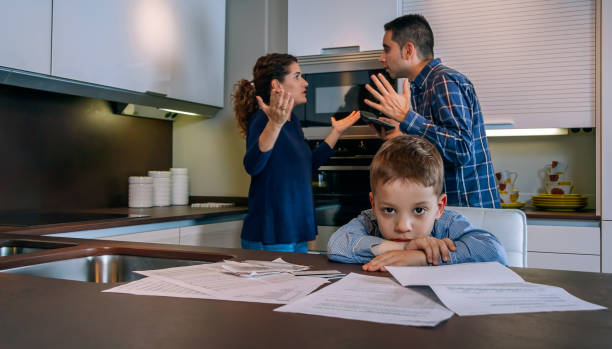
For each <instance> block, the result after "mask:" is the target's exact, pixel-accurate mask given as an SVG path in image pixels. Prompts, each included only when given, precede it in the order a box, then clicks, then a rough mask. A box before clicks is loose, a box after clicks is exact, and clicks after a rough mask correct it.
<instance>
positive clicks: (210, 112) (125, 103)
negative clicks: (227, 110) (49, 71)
mask: <svg viewBox="0 0 612 349" xmlns="http://www.w3.org/2000/svg"><path fill="white" fill-rule="evenodd" d="M0 84H5V85H11V86H18V87H25V88H31V89H36V90H43V91H49V92H57V93H65V94H69V95H75V96H81V97H90V98H97V99H102V100H106V101H109V102H110V103H111V106H112V109H113V111H114V112H115V113H116V114H122V115H130V116H139V117H151V118H156V119H163V120H169V121H172V120H174V118H176V116H177V115H178V114H189V115H200V116H202V117H205V118H211V117H213V116H214V115H215V114H216V113H217V112H218V111H219V110H220V109H221V108H220V107H215V106H210V105H205V104H199V103H193V102H188V101H182V100H178V99H174V98H169V97H166V96H164V95H160V94H157V93H150V92H136V91H130V90H124V89H120V88H114V87H109V86H103V85H97V84H92V83H87V82H83V81H77V80H70V79H64V78H60V77H56V76H51V75H45V74H39V73H34V72H28V71H24V70H19V69H12V68H6V67H0ZM164 109H165V110H164Z"/></svg>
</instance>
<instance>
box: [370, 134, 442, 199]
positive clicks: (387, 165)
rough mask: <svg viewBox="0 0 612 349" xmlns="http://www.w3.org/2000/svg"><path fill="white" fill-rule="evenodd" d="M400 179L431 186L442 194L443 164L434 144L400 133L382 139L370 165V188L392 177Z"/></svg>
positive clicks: (392, 178)
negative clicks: (399, 134)
mask: <svg viewBox="0 0 612 349" xmlns="http://www.w3.org/2000/svg"><path fill="white" fill-rule="evenodd" d="M397 179H399V180H404V181H411V182H416V183H419V184H422V185H423V186H425V187H433V188H434V192H435V193H436V194H438V195H440V194H442V189H443V185H444V164H443V162H442V157H441V156H440V153H439V152H438V150H437V149H436V147H435V146H434V145H433V144H431V143H430V142H428V141H427V140H426V139H424V138H422V137H419V136H414V135H401V136H397V137H394V138H391V139H390V140H388V141H386V142H385V143H383V145H382V146H381V147H380V149H378V152H376V155H375V156H374V159H373V160H372V164H371V165H370V188H371V190H372V193H374V191H375V190H376V185H377V184H380V183H382V184H386V183H388V182H390V181H393V180H397Z"/></svg>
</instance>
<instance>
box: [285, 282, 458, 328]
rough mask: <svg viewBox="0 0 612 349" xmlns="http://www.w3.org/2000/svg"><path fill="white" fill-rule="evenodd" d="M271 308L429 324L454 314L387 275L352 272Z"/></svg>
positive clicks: (391, 321)
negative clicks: (302, 296) (299, 297)
mask: <svg viewBox="0 0 612 349" xmlns="http://www.w3.org/2000/svg"><path fill="white" fill-rule="evenodd" d="M274 311H280V312H290V313H302V314H311V315H321V316H330V317H337V318H342V319H354V320H363V321H372V322H379V323H389V324H398V325H412V326H428V327H433V326H436V325H437V324H438V323H440V322H441V321H444V320H446V319H448V318H450V317H451V316H452V315H453V313H452V312H451V311H449V310H448V309H446V308H444V307H443V306H441V305H439V304H438V303H436V302H434V301H432V300H431V299H429V298H427V297H425V296H423V295H422V294H420V293H418V292H416V291H413V290H410V289H408V288H405V287H402V286H400V285H398V284H397V283H396V282H395V281H393V280H392V279H390V278H387V277H377V276H367V275H360V274H355V273H351V274H349V275H347V276H345V277H344V278H343V279H342V280H340V281H338V282H336V283H334V284H332V285H328V286H326V287H325V288H323V289H321V290H319V291H317V292H315V293H312V294H310V295H308V296H306V297H304V298H301V299H299V300H297V301H295V302H292V303H290V304H288V305H285V306H282V307H280V308H277V309H275V310H274Z"/></svg>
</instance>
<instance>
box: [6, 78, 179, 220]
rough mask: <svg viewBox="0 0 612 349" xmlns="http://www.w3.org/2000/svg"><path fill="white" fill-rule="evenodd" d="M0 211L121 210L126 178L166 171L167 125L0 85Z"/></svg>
mask: <svg viewBox="0 0 612 349" xmlns="http://www.w3.org/2000/svg"><path fill="white" fill-rule="evenodd" d="M0 149H2V150H1V151H0V153H1V154H2V155H1V157H0V159H1V160H0V161H1V164H2V167H1V169H2V177H1V178H2V185H0V198H2V199H1V200H0V210H10V209H61V208H93V207H115V206H127V192H128V191H127V187H128V181H127V178H128V176H133V175H145V176H146V175H147V171H148V170H151V169H167V168H170V167H172V123H170V122H167V121H162V120H153V119H143V118H135V117H127V116H121V115H115V114H113V113H112V111H111V108H110V106H109V104H108V102H105V101H102V100H98V99H91V98H83V97H75V96H68V95H63V94H57V93H49V92H42V91H36V90H30V89H25V88H18V87H11V86H7V85H0Z"/></svg>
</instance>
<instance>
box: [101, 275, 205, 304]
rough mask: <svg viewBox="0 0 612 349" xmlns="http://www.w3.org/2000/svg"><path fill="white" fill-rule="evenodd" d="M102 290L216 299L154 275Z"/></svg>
mask: <svg viewBox="0 0 612 349" xmlns="http://www.w3.org/2000/svg"><path fill="white" fill-rule="evenodd" d="M102 292H112V293H127V294H134V295H142V296H166V297H180V298H203V299H215V298H214V297H212V296H209V295H207V294H204V293H201V292H198V291H194V290H192V289H189V288H186V287H181V286H178V285H175V284H173V283H170V282H166V281H163V280H161V279H157V278H152V277H146V278H144V279H140V280H136V281H132V282H129V283H125V284H121V285H119V286H117V287H113V288H111V289H108V290H104V291H102Z"/></svg>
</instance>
